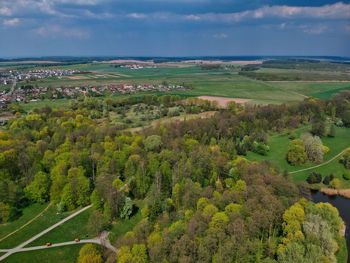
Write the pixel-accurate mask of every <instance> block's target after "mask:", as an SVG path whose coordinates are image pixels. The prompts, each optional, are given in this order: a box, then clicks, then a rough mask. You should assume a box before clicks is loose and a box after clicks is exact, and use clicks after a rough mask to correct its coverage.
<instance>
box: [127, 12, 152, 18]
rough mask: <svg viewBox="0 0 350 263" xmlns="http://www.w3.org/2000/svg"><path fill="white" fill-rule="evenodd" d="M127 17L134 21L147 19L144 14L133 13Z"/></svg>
mask: <svg viewBox="0 0 350 263" xmlns="http://www.w3.org/2000/svg"><path fill="white" fill-rule="evenodd" d="M126 16H127V17H129V18H133V19H145V18H146V17H147V15H145V14H142V13H131V14H127V15H126Z"/></svg>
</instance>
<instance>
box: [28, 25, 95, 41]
mask: <svg viewBox="0 0 350 263" xmlns="http://www.w3.org/2000/svg"><path fill="white" fill-rule="evenodd" d="M33 32H34V33H36V34H37V35H39V36H42V37H52V38H60V37H66V38H80V39H86V38H89V36H90V34H89V32H88V31H87V30H85V29H81V28H72V27H69V28H67V27H66V28H63V27H62V26H59V25H49V26H43V27H39V28H36V29H34V30H33Z"/></svg>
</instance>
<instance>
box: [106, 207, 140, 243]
mask: <svg viewBox="0 0 350 263" xmlns="http://www.w3.org/2000/svg"><path fill="white" fill-rule="evenodd" d="M141 219H142V215H141V212H140V211H139V212H138V213H137V214H136V215H134V216H133V217H131V218H130V219H124V220H118V221H117V222H116V223H114V224H113V226H112V229H111V233H110V235H109V239H110V241H111V243H112V244H113V243H114V242H115V241H116V240H117V238H119V237H121V236H122V235H124V234H125V233H126V232H128V231H131V230H132V229H133V228H134V227H135V226H136V225H137V223H138V222H140V221H141Z"/></svg>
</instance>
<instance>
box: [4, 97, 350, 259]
mask: <svg viewBox="0 0 350 263" xmlns="http://www.w3.org/2000/svg"><path fill="white" fill-rule="evenodd" d="M140 104H142V105H143V106H142V107H141V108H140V107H139V109H143V108H146V109H149V111H150V112H152V110H151V109H161V110H162V112H164V113H160V114H161V116H174V115H173V114H174V113H173V111H174V109H177V110H176V111H181V112H187V113H199V112H205V111H214V110H215V111H216V113H215V114H214V115H213V116H211V117H208V118H197V119H190V120H184V121H174V122H169V123H160V124H159V125H156V126H149V127H146V128H144V129H142V130H139V131H137V132H130V131H128V130H125V127H126V126H125V125H122V126H121V125H120V123H119V124H118V123H116V122H114V121H113V120H112V119H111V114H110V113H115V112H117V113H118V114H120V115H121V116H125V114H126V113H127V109H128V108H135V107H136V106H135V105H140ZM12 110H13V112H14V114H15V115H16V118H14V119H12V120H10V121H9V123H8V124H7V126H5V127H4V128H3V129H2V130H1V131H0V223H5V222H11V221H12V220H15V219H16V218H18V217H19V216H20V215H21V211H22V210H23V208H25V207H27V206H29V205H31V204H33V203H47V202H50V203H52V204H54V205H55V207H56V209H57V211H58V212H64V211H72V210H74V209H76V208H78V207H84V206H86V205H89V204H92V209H93V212H92V214H91V216H90V218H89V223H88V225H89V227H90V228H92V229H94V230H95V231H96V232H99V231H102V230H108V229H110V227H111V225H112V224H113V222H115V221H116V220H119V219H128V218H131V217H133V216H134V215H135V214H141V219H140V220H139V222H137V224H136V226H135V227H134V228H133V229H132V231H129V232H127V233H126V234H125V235H123V236H121V237H118V238H116V240H114V244H113V245H114V246H116V248H117V253H116V254H113V253H111V252H108V251H104V250H102V249H101V248H98V247H95V246H93V245H85V246H83V247H82V249H81V251H80V255H79V258H78V262H118V263H127V262H130V263H131V262H140V263H141V262H265V263H267V262H281V263H282V262H286V263H287V262H310V263H311V262H337V258H336V257H337V252H338V251H339V246H340V242H341V239H342V238H343V236H342V231H343V228H344V223H343V221H342V219H341V218H340V216H339V213H338V211H337V209H335V208H334V207H332V206H331V205H329V204H323V203H320V204H314V203H312V202H311V201H309V200H308V199H307V196H305V195H304V194H303V193H304V192H305V189H304V185H297V184H295V183H294V182H293V180H292V178H291V175H290V174H288V172H287V171H283V170H280V169H278V168H277V167H275V166H274V165H272V164H271V163H270V162H268V161H262V162H256V161H250V160H248V159H247V158H245V156H246V155H247V153H248V152H255V153H257V154H260V155H264V154H266V152H268V151H269V146H268V143H267V141H268V138H269V134H271V133H273V132H279V133H281V132H283V131H288V130H293V129H297V128H298V127H301V126H304V125H310V127H311V128H310V133H308V134H307V135H305V136H303V137H301V138H294V139H293V140H292V141H291V143H290V145H289V147H288V149H286V159H287V161H288V162H289V163H292V164H299V163H303V162H304V163H305V162H306V161H311V162H314V163H319V162H321V161H322V158H323V154H324V153H325V152H327V149H325V147H323V145H322V141H321V139H322V136H328V135H330V136H332V130H333V129H334V128H332V127H333V125H334V126H344V127H350V92H349V91H343V92H341V93H339V94H337V95H335V96H334V97H332V98H331V99H329V100H318V99H314V98H307V99H305V100H304V101H302V102H296V103H291V104H288V105H286V104H282V105H266V106H263V105H249V104H248V105H246V106H241V105H238V104H235V103H230V104H229V106H228V108H227V109H221V108H218V106H217V105H215V103H209V102H202V101H200V100H197V99H189V100H187V101H186V103H185V102H184V101H183V98H181V97H179V96H170V95H168V96H156V95H143V96H141V97H137V98H135V97H130V98H115V99H100V100H99V99H96V98H88V97H87V98H85V99H84V100H80V101H74V102H72V103H70V105H69V107H67V108H65V109H52V108H50V107H44V108H41V109H35V110H33V111H31V112H30V113H28V114H24V113H21V112H20V109H19V108H16V107H13V108H12ZM178 114H179V113H177V112H176V113H175V115H178ZM320 138H321V139H320ZM349 156H350V154H349V155H345V156H344V158H343V159H342V162H343V163H344V166H347V167H349V162H350V157H349ZM332 179H333V178H332ZM330 180H331V179H330ZM333 183H335V182H333ZM92 258H93V259H94V261H91V260H92ZM89 260H90V261H89Z"/></svg>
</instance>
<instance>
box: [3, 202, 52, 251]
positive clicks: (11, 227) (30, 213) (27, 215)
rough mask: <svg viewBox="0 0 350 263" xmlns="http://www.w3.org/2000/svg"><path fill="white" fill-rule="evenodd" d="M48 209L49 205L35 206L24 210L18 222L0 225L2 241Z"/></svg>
mask: <svg viewBox="0 0 350 263" xmlns="http://www.w3.org/2000/svg"><path fill="white" fill-rule="evenodd" d="M46 207H47V204H33V205H31V206H28V207H26V208H24V209H23V211H22V215H21V217H19V218H18V219H17V220H15V221H13V222H10V223H7V224H0V240H1V239H3V238H4V237H5V236H7V235H8V234H10V233H11V232H13V231H15V230H17V229H18V228H19V227H21V226H22V225H24V224H26V223H27V222H29V221H30V220H31V219H32V218H33V217H35V216H37V215H38V214H39V213H41V212H42V211H43V210H44V209H45V208H46ZM0 244H1V242H0Z"/></svg>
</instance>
